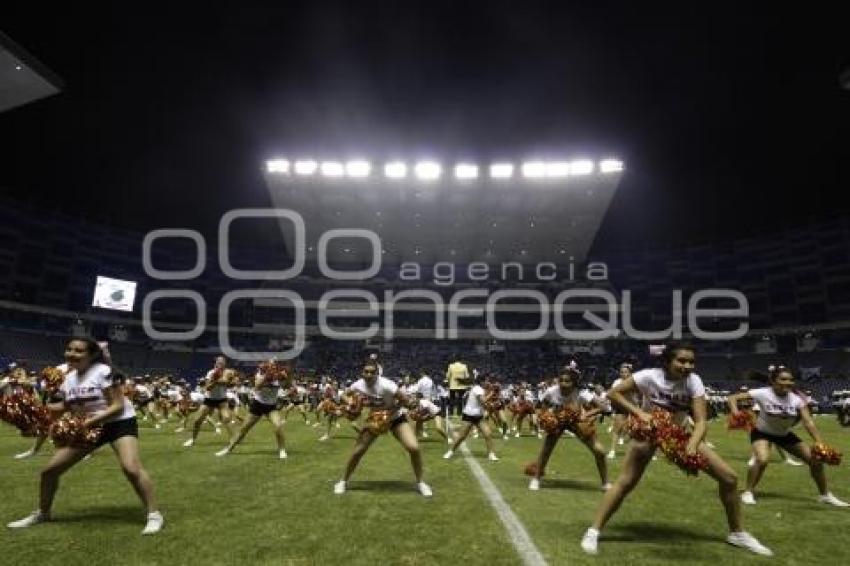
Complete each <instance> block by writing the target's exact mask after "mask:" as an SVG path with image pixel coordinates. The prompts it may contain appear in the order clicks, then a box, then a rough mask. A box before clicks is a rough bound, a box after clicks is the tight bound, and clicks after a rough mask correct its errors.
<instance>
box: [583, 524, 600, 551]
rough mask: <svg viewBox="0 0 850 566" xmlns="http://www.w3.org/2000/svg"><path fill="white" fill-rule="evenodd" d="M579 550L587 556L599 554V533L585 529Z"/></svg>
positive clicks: (592, 529)
mask: <svg viewBox="0 0 850 566" xmlns="http://www.w3.org/2000/svg"><path fill="white" fill-rule="evenodd" d="M581 549H582V550H583V551H585V552H586V553H587V554H597V553H598V552H599V531H597V530H596V529H594V528H590V529H587V531H586V532H585V533H584V536H583V537H581Z"/></svg>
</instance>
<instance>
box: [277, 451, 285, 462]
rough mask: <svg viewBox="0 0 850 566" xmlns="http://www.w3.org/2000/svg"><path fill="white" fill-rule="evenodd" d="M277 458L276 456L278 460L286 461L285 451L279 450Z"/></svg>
mask: <svg viewBox="0 0 850 566" xmlns="http://www.w3.org/2000/svg"><path fill="white" fill-rule="evenodd" d="M277 456H278V458H280V459H281V460H286V458H287V454H286V450H283V449H281V450H280V451H279V452H278V454H277Z"/></svg>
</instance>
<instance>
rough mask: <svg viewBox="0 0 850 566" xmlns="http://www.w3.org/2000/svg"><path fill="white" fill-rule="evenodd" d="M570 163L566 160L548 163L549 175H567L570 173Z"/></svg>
mask: <svg viewBox="0 0 850 566" xmlns="http://www.w3.org/2000/svg"><path fill="white" fill-rule="evenodd" d="M570 169H571V167H570V164H569V163H566V162H564V161H552V162H549V163H547V164H546V176H547V177H554V178H558V177H566V176H567V175H569V174H570Z"/></svg>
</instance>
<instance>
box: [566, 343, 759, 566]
mask: <svg viewBox="0 0 850 566" xmlns="http://www.w3.org/2000/svg"><path fill="white" fill-rule="evenodd" d="M695 359H696V354H695V350H694V348H693V346H690V345H687V344H673V345H671V346H668V347H667V348H666V349H665V350H664V352H663V354H662V367H660V368H653V369H645V370H641V371H639V372H637V373H635V374H634V375H633V376H632V377H629V378H627V379H625V380H623V382H622V383H620V384H619V385H618V386H617V387H615V388H614V389H612V390H611V391H609V392H608V398H609V399H611V401H612V402H613V403H615V404H616V405H619V406H620V407H621V408H622V409H624V410H625V411H627V412H628V413H629V414H630V415H633V416H635V417H636V418H639V419H641V420H643V421H646V422H649V421H650V420H651V418H652V417H651V415H650V412H651V411H652V410H653V409H654V408H659V409H663V410H666V411H669V412H670V413H672V414H673V420H674V421H675V422H676V423H677V424H680V425H681V424H683V423H684V422H685V420H686V419H687V417H688V413H689V412H690V413H691V415H692V417H693V421H694V427H693V432H692V433H691V437H690V441H689V442H688V446H687V451H688V453H689V454H694V453H696V452H697V451H699V452H701V453H702V454H703V455H704V456H705V458H706V460H707V461H708V470H707V471H706V472H707V473H708V475H710V476H711V477H712V478H714V479H715V480H716V481H717V483H718V487H719V492H720V501H721V503H722V504H723V507H724V509H725V511H726V520H727V522H728V524H729V531H730V533H729V536H728V537H727V538H726V542H728V543H729V544H731V545H734V546H738V547H741V548H745V549H747V550H749V551H750V552H754V553H756V554H762V555H767V556H770V555H772V554H773V553H772V552H771V551H770V549H769V548H767V547H765V546H763V545H762V544H761V543H760V542H759V541H758V540H756V538H755V537H753V536H752V535H751V534H749V533H747V532H745V531H744V530H743V527H742V523H741V505H740V500H739V499H738V476H737V475H735V471H734V470H733V469H732V468H731V467H730V466H729V464H727V463H726V462H725V461H723V459H722V458H721V457H720V456H718V455H717V454H716V453H715V452H714V451H713V450H711V449H710V448H708V447H707V446H706V445H705V443H704V442H703V439H704V437H705V431H706V413H707V408H706V401H705V388H704V387H703V384H702V380H701V379H700V378H699V376H698V375H697V374H695V373H693V371H694V363H695ZM636 391H639V392H640V393H641V394H642V395H643V404H642V405H641V406H640V407H638V406H637V405H635V404H634V403H632V402H631V401H629V399H628V397H629V396H630V395H631V394H632V393H634V392H636ZM653 454H655V445H654V444H652V443H651V442H646V441H638V440H636V439H633V440H632V442H631V444H630V446H629V450H628V452H627V453H626V457H625V460H624V461H623V469H622V471H621V472H620V477H618V478H617V481H616V482H614V485H613V486H612V487H611V489H609V490H608V491H607V492H606V493H605V495H604V497H603V498H602V502H601V504H600V505H599V508H598V509H597V511H596V517H595V519H594V520H593V525H592V526H591V527H590V528H589V529H588V530H587V532H585V534H584V537H583V538H582V541H581V547H582V549H583V550H584V551H585V552H587V553H588V554H596V553H597V552H598V542H599V532H600V531H601V530H602V528H603V527H604V526H605V524H606V523H607V522H608V520H609V519H611V517H612V516H613V515H614V513H615V512H616V511H617V509H618V508H619V507H620V504H621V503H622V502H623V500H624V499H625V498H626V496H627V495H628V494H629V493H630V492H631V491H632V490H633V489H634V488H635V486H637V484H638V482H639V481H640V479H641V477H642V476H643V472H644V471H645V470H646V467H647V465H649V463H650V462H651V461H652V456H653Z"/></svg>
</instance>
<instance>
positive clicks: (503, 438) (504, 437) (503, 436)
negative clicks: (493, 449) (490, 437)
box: [502, 434, 510, 440]
mask: <svg viewBox="0 0 850 566" xmlns="http://www.w3.org/2000/svg"><path fill="white" fill-rule="evenodd" d="M509 438H510V436H508V435H507V434H504V435H502V440H507V439H509Z"/></svg>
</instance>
